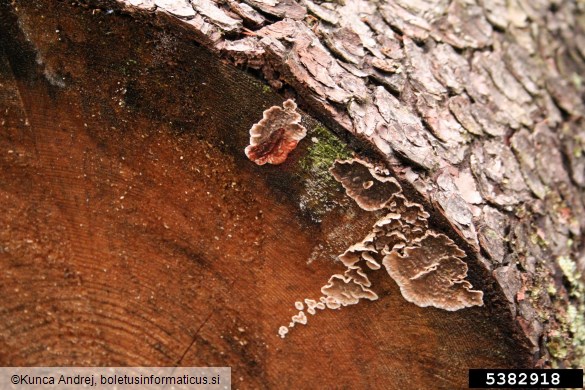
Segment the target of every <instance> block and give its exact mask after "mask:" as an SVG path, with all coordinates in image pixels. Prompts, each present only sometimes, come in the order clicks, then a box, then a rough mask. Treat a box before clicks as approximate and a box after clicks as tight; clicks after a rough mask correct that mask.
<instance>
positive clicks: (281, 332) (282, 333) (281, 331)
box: [278, 326, 288, 339]
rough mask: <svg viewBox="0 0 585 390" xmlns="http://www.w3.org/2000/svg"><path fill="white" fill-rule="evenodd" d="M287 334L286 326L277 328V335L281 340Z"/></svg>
mask: <svg viewBox="0 0 585 390" xmlns="http://www.w3.org/2000/svg"><path fill="white" fill-rule="evenodd" d="M287 333H288V328H287V327H286V326H281V327H280V328H278V335H279V336H280V338H281V339H283V338H285V336H286V334H287Z"/></svg>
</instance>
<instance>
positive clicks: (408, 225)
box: [278, 159, 483, 338]
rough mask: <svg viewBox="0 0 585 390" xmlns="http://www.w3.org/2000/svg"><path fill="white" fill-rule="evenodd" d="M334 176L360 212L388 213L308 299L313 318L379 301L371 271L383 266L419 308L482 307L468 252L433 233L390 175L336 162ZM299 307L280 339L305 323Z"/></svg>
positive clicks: (355, 163) (356, 161)
mask: <svg viewBox="0 0 585 390" xmlns="http://www.w3.org/2000/svg"><path fill="white" fill-rule="evenodd" d="M330 172H331V173H332V175H333V177H334V178H335V179H336V180H337V181H338V182H340V183H341V184H342V186H343V187H344V188H345V191H346V193H347V195H348V196H350V197H351V198H352V199H354V200H355V201H356V203H357V204H358V205H359V206H360V207H361V208H362V209H364V210H367V211H374V210H385V211H387V214H386V215H385V216H384V217H382V218H381V219H379V220H378V221H377V222H376V223H375V224H374V226H373V228H372V230H371V232H370V233H369V234H368V235H367V236H366V237H365V238H364V239H363V240H362V241H360V242H358V243H356V244H354V245H351V246H350V247H349V248H348V249H347V250H346V251H345V252H344V253H343V254H341V255H339V256H338V259H339V260H340V261H341V262H342V263H343V264H344V265H345V267H346V271H345V272H344V273H343V275H342V274H335V275H332V276H331V277H330V278H329V281H328V283H327V284H326V285H325V286H323V287H322V288H321V293H322V294H323V295H322V296H321V297H319V301H316V300H313V299H309V298H306V299H305V300H304V302H305V304H306V305H307V312H308V313H309V314H311V315H314V314H316V310H315V309H320V310H324V309H325V308H329V309H339V308H340V307H342V306H349V305H355V304H357V303H358V302H359V301H360V299H369V300H371V301H373V300H376V299H378V295H377V294H376V293H375V292H374V291H373V290H372V289H371V286H372V283H371V281H370V279H369V278H368V272H369V271H375V270H378V269H380V268H381V265H380V263H382V265H384V267H385V269H386V271H387V272H388V274H389V275H390V277H391V278H392V279H394V281H395V282H396V283H397V284H398V286H399V287H400V292H401V293H402V296H403V297H404V299H406V300H407V301H409V302H411V303H414V304H415V305H417V306H420V307H427V306H433V307H436V308H439V309H444V310H448V311H456V310H459V309H463V308H466V307H471V306H482V305H483V292H482V291H478V290H472V288H473V287H472V285H471V283H469V282H468V281H467V280H465V277H466V276H467V264H466V263H465V262H464V261H463V260H462V258H464V257H465V252H464V251H462V250H461V249H460V248H459V247H458V246H457V245H456V244H455V242H453V240H451V239H450V238H449V237H447V236H446V235H444V234H442V233H437V232H435V231H433V230H431V229H429V225H428V218H429V216H430V215H429V213H427V212H426V211H425V210H424V208H423V206H422V205H420V204H417V203H413V202H410V201H408V200H407V199H406V198H405V196H404V193H403V192H402V188H401V186H400V184H399V183H398V181H397V180H396V179H394V178H392V177H389V176H387V174H388V172H384V171H382V170H380V169H378V168H376V167H374V166H372V165H370V164H368V163H367V162H365V161H362V160H359V159H351V160H348V161H341V160H336V161H335V163H334V164H333V166H332V167H331V168H330ZM385 174H386V175H385ZM295 308H296V309H297V310H299V313H298V314H296V315H294V316H292V318H291V321H290V323H289V325H288V327H287V326H284V325H283V326H281V327H280V328H279V330H278V334H279V335H280V337H282V338H284V337H285V336H286V334H287V333H288V332H289V328H293V327H294V326H295V324H302V325H305V324H307V316H306V314H305V313H304V311H303V309H304V305H303V302H301V301H297V302H295Z"/></svg>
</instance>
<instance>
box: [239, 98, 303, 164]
mask: <svg viewBox="0 0 585 390" xmlns="http://www.w3.org/2000/svg"><path fill="white" fill-rule="evenodd" d="M282 106H283V108H281V107H279V106H272V107H270V108H269V109H267V110H265V111H264V113H263V115H262V119H261V120H260V122H258V123H256V124H254V125H253V126H252V128H251V129H250V145H248V146H247V147H246V150H245V152H246V156H247V157H248V158H249V159H250V160H252V161H254V162H255V163H256V164H258V165H264V164H266V163H269V164H274V165H277V164H282V163H283V162H284V161H285V160H286V158H287V157H288V154H289V153H290V152H291V151H292V150H293V149H294V148H296V146H297V144H298V143H299V141H300V140H302V139H303V138H305V136H306V135H307V129H305V127H304V126H303V125H301V124H300V121H301V114H299V113H298V112H297V111H296V110H297V105H296V103H295V102H294V101H292V100H291V99H288V100H286V101H285V102H284V103H283V104H282Z"/></svg>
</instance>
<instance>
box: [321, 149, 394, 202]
mask: <svg viewBox="0 0 585 390" xmlns="http://www.w3.org/2000/svg"><path fill="white" fill-rule="evenodd" d="M330 171H331V173H332V174H333V177H334V178H335V180H337V181H338V182H340V183H341V185H342V186H343V188H345V191H346V192H347V195H348V196H350V197H351V198H352V199H354V200H355V201H356V203H357V204H358V205H359V206H360V207H361V208H362V209H364V210H366V211H374V210H379V209H381V208H383V207H384V206H385V205H386V203H387V202H388V201H389V200H390V199H391V198H392V196H393V195H394V193H396V192H400V185H399V184H398V182H397V181H396V179H394V178H392V177H384V176H380V175H378V174H377V173H376V172H375V171H374V168H373V167H371V166H368V165H367V164H365V163H363V162H361V161H359V160H356V159H352V160H349V161H336V162H335V164H333V166H332V167H331V168H330Z"/></svg>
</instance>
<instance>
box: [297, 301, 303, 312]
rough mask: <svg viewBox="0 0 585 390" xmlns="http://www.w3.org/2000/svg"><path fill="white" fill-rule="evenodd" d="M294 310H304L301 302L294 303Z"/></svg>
mask: <svg viewBox="0 0 585 390" xmlns="http://www.w3.org/2000/svg"><path fill="white" fill-rule="evenodd" d="M295 308H296V309H297V310H303V309H304V308H305V306H304V305H303V302H301V301H296V302H295Z"/></svg>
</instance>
